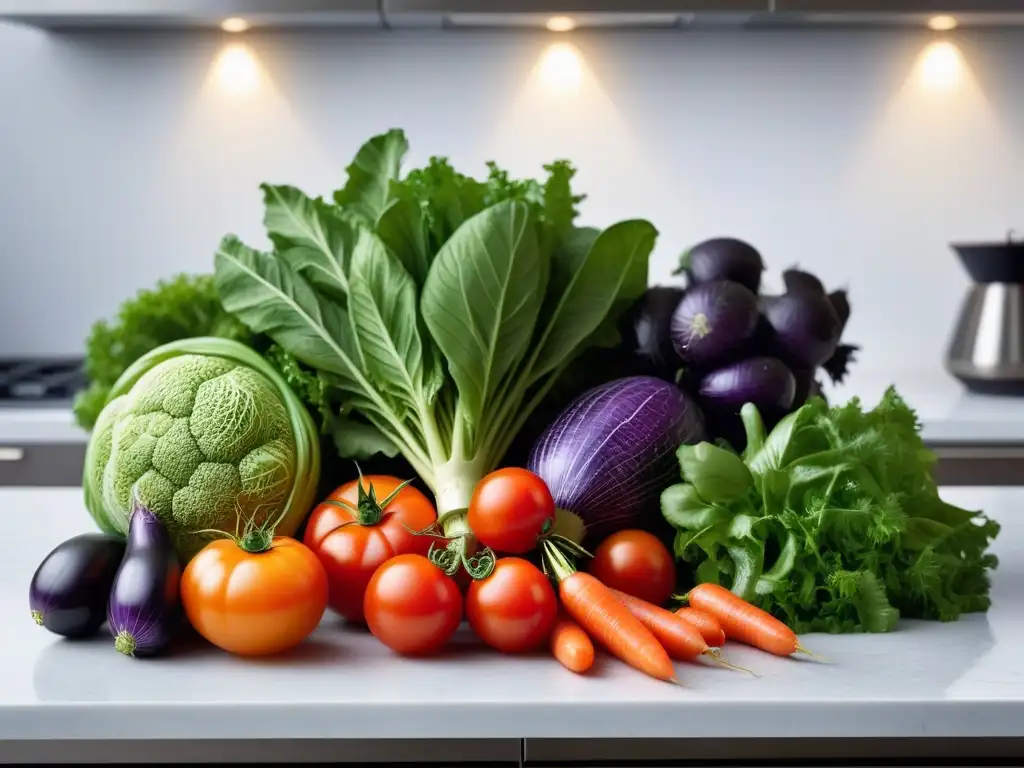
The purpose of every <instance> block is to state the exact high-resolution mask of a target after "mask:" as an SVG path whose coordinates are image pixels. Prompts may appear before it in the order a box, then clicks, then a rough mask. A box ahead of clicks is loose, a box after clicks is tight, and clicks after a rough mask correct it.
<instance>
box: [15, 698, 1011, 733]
mask: <svg viewBox="0 0 1024 768" xmlns="http://www.w3.org/2000/svg"><path fill="white" fill-rule="evenodd" d="M726 714H727V715H728V716H727V717H726V716H723V715H726ZM684 722H685V723H686V731H687V732H690V733H699V734H700V735H701V738H702V739H737V738H739V739H756V738H776V739H779V738H781V739H787V738H792V739H798V738H808V737H812V736H813V737H815V738H974V739H976V738H1014V737H1020V736H1021V723H1022V722H1024V702H1022V701H998V700H978V701H925V700H914V699H908V700H906V701H887V702H879V701H871V700H857V701H840V700H837V701H835V702H829V703H827V704H824V705H823V704H822V703H821V702H820V701H819V702H807V703H803V702H784V701H758V702H753V701H752V702H736V701H722V702H709V701H707V700H694V701H692V702H689V703H687V702H681V703H680V704H679V705H674V706H669V707H666V706H665V702H660V703H638V704H636V705H631V704H629V703H627V702H619V703H616V704H615V705H609V704H598V705H593V706H591V705H587V704H581V703H578V702H573V703H568V702H566V703H562V702H550V703H538V702H519V703H499V702H495V703H494V704H493V705H490V706H480V705H479V704H451V705H445V706H438V705H436V704H433V705H423V704H417V703H404V702H373V703H369V702H367V703H357V704H346V705H338V704H327V703H323V704H320V703H304V704H283V703H282V704H270V705H267V704H260V705H248V706H247V705H237V704H231V705H226V704H225V705H221V704H215V703H205V704H204V703H191V702H183V703H181V704H175V705H165V704H159V705H154V704H146V703H134V702H124V703H102V702H98V703H93V702H90V703H88V705H87V706H85V703H84V702H83V703H82V704H75V703H67V704H46V705H44V706H39V705H27V706H17V705H14V706H0V741H3V740H8V739H11V740H13V739H21V740H34V739H75V738H91V739H126V738H132V739H149V740H175V739H216V740H228V741H230V740H237V739H252V738H262V739H399V738H401V739H438V740H444V739H465V738H474V739H507V738H527V739H529V738H535V739H577V738H593V737H601V738H611V737H613V736H614V735H616V734H617V735H618V736H619V737H629V738H681V737H683V736H684V734H683V733H682V732H681V727H680V725H679V724H680V723H684ZM737 722H742V723H744V725H743V727H742V729H739V731H737V729H736V728H735V724H736V723H737ZM56 724H59V725H57V727H54V726H55V725H56ZM453 724H458V726H459V731H458V732H453V731H452V726H453Z"/></svg>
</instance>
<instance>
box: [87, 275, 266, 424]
mask: <svg viewBox="0 0 1024 768" xmlns="http://www.w3.org/2000/svg"><path fill="white" fill-rule="evenodd" d="M195 336H215V337H218V338H225V339H234V340H235V341H241V342H245V343H249V341H250V339H251V337H252V334H251V333H249V331H248V330H247V329H246V328H245V326H244V325H242V324H241V323H240V322H238V321H237V320H236V319H235V318H234V317H232V316H231V315H229V314H228V313H227V312H225V311H224V308H223V307H222V306H221V303H220V298H219V297H218V295H217V288H216V286H215V285H214V283H213V276H212V275H177V276H174V277H172V278H170V279H167V280H161V281H160V282H158V283H157V284H156V286H154V287H153V288H147V289H144V290H141V291H139V292H138V293H137V294H136V295H135V296H133V297H131V298H129V299H127V300H126V301H125V302H124V303H123V304H122V305H121V307H120V309H119V310H118V313H117V317H116V318H115V319H114V320H112V321H107V320H99V321H97V322H96V323H95V324H94V325H93V327H92V329H91V331H90V332H89V337H88V339H87V340H86V344H85V374H86V376H87V377H88V379H89V386H88V388H86V389H85V390H83V391H82V392H80V393H79V394H78V396H77V397H76V398H75V403H74V413H75V420H76V421H77V422H78V424H79V425H81V426H82V428H84V429H86V430H91V429H93V427H94V426H95V425H96V419H97V418H99V415H100V411H102V410H103V406H105V405H106V404H107V400H108V399H109V396H110V388H111V387H112V386H113V385H114V382H116V381H117V379H118V378H119V377H120V376H121V374H123V373H124V372H125V371H126V370H127V369H128V367H129V366H130V365H131V364H132V363H134V362H135V361H136V360H138V359H139V358H140V357H142V356H143V355H144V354H146V353H147V352H149V351H150V350H153V349H156V348H157V347H159V346H160V345H161V344H167V343H169V342H172V341H177V340H179V339H187V338H190V337H195Z"/></svg>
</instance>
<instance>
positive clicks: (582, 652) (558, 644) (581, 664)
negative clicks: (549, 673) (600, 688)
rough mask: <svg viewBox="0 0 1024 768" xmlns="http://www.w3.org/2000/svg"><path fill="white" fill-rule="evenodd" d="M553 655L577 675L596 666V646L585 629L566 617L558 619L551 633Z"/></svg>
mask: <svg viewBox="0 0 1024 768" xmlns="http://www.w3.org/2000/svg"><path fill="white" fill-rule="evenodd" d="M551 653H552V654H553V655H554V657H555V658H556V659H558V661H559V662H560V663H561V664H562V666H563V667H565V668H566V669H568V670H570V671H571V672H575V673H577V674H582V673H584V672H586V671H587V670H588V669H590V668H591V667H592V666H594V644H593V643H592V642H591V641H590V638H589V637H587V633H586V632H584V631H583V628H582V627H581V626H580V625H579V624H577V623H576V622H575V621H573V620H572V619H570V618H569V617H568V616H565V615H562V616H559V617H558V621H557V622H556V623H555V628H554V629H553V630H552V631H551Z"/></svg>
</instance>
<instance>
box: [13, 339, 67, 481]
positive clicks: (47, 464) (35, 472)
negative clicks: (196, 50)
mask: <svg viewBox="0 0 1024 768" xmlns="http://www.w3.org/2000/svg"><path fill="white" fill-rule="evenodd" d="M85 385H86V377H85V374H84V372H83V370H82V360H81V359H70V358H63V359H41V358H31V359H28V358H19V359H0V487H3V486H65V487H74V486H77V485H79V484H80V483H81V481H82V462H83V460H84V458H85V441H86V434H85V432H84V431H82V430H80V429H78V428H77V427H76V426H75V424H74V420H73V418H72V416H71V403H72V401H73V400H74V397H75V395H76V394H77V393H78V391H79V390H81V389H82V388H84V387H85Z"/></svg>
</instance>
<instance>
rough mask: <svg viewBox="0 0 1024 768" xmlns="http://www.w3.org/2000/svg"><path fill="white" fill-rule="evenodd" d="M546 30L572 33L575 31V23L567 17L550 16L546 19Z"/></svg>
mask: <svg viewBox="0 0 1024 768" xmlns="http://www.w3.org/2000/svg"><path fill="white" fill-rule="evenodd" d="M547 28H548V29H549V30H550V31H551V32H572V31H573V30H574V29H576V22H575V21H573V20H572V19H571V18H570V17H568V16H552V17H551V18H550V19H548V23H547Z"/></svg>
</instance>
